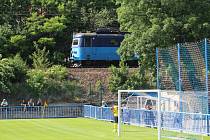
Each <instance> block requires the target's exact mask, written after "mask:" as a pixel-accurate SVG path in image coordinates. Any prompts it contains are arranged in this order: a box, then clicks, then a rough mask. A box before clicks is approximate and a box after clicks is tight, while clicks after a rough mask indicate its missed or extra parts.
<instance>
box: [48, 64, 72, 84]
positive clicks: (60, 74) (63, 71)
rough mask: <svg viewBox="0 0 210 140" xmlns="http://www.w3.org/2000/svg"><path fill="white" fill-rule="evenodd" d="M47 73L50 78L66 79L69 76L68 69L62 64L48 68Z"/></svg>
mask: <svg viewBox="0 0 210 140" xmlns="http://www.w3.org/2000/svg"><path fill="white" fill-rule="evenodd" d="M47 73H48V76H49V78H52V79H56V80H59V81H64V80H67V78H68V69H67V68H65V67H63V66H61V65H53V66H52V67H50V68H49V69H48V70H47Z"/></svg>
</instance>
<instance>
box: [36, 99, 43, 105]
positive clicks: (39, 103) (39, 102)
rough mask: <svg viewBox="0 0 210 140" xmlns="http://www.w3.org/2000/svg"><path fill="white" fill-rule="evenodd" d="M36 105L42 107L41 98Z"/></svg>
mask: <svg viewBox="0 0 210 140" xmlns="http://www.w3.org/2000/svg"><path fill="white" fill-rule="evenodd" d="M36 105H37V106H42V100H41V99H40V98H39V99H38V101H37V103H36Z"/></svg>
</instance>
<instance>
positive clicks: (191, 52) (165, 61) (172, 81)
mask: <svg viewBox="0 0 210 140" xmlns="http://www.w3.org/2000/svg"><path fill="white" fill-rule="evenodd" d="M209 47H210V41H209V40H208V39H204V40H202V41H200V42H194V43H183V44H177V45H175V46H173V47H169V48H158V49H157V53H156V54H157V88H158V89H161V90H170V91H183V92H179V93H185V94H186V93H187V92H185V91H190V93H192V92H193V94H194V95H196V96H199V98H194V97H192V96H186V95H181V94H180V95H179V96H180V100H182V98H185V97H187V98H189V99H185V100H191V101H192V104H194V105H196V104H201V105H198V106H202V109H201V112H202V113H208V87H209V85H210V84H209V85H208V83H209V82H208V81H210V79H209V78H208V77H209V76H210V75H209V68H210V48H209ZM180 111H181V112H182V111H187V110H186V109H185V107H184V105H183V106H182V105H180ZM190 112H194V113H196V112H198V110H197V109H193V110H192V111H190Z"/></svg>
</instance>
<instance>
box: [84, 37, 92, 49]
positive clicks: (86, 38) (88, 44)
mask: <svg viewBox="0 0 210 140" xmlns="http://www.w3.org/2000/svg"><path fill="white" fill-rule="evenodd" d="M84 40H85V41H84V47H91V46H92V41H91V37H85V39H84Z"/></svg>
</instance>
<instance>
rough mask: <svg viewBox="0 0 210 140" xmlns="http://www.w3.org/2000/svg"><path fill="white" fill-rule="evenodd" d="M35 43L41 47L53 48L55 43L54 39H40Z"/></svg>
mask: <svg viewBox="0 0 210 140" xmlns="http://www.w3.org/2000/svg"><path fill="white" fill-rule="evenodd" d="M37 43H39V44H41V45H48V46H54V45H55V43H56V42H55V39H54V38H48V37H42V38H40V39H39V40H38V41H37Z"/></svg>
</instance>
